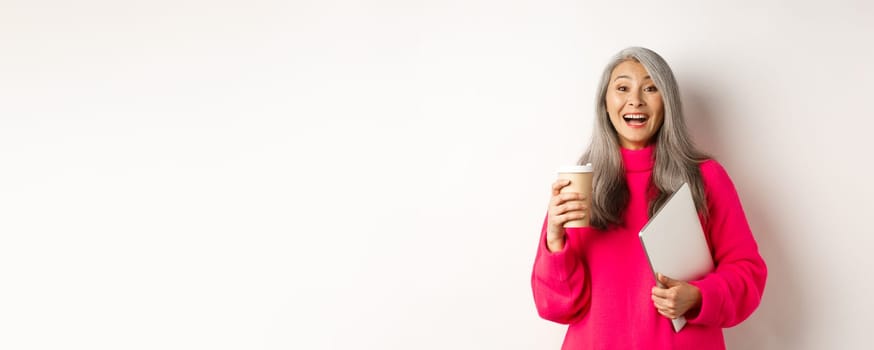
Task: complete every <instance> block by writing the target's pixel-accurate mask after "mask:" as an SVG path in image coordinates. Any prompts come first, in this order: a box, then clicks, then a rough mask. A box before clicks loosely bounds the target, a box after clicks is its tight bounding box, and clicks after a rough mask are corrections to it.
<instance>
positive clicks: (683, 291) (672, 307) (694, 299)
mask: <svg viewBox="0 0 874 350" xmlns="http://www.w3.org/2000/svg"><path fill="white" fill-rule="evenodd" d="M658 279H659V282H661V283H662V285H664V286H665V288H660V287H659V286H655V287H652V302H653V304H654V305H655V308H656V309H657V310H658V311H659V313H660V314H662V316H665V317H667V318H670V319H676V318H679V317H680V316H683V315H685V314H686V312H688V311H689V310H692V309H696V310H697V308H698V307H699V306H701V290H699V289H698V287H695V286H693V285H691V284H688V283H686V282H683V281H677V280H675V279H671V278H669V277H667V276H665V275H662V274H658Z"/></svg>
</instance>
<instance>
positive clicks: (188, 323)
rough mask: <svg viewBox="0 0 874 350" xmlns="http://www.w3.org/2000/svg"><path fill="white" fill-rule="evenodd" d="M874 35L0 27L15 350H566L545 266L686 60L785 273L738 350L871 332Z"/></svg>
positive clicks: (865, 10)
mask: <svg viewBox="0 0 874 350" xmlns="http://www.w3.org/2000/svg"><path fill="white" fill-rule="evenodd" d="M872 17H874V6H872V5H871V4H870V2H865V1H862V0H859V1H829V2H828V4H827V5H826V2H825V1H823V2H822V4H814V3H812V2H798V1H776V0H771V1H749V2H747V3H744V2H721V3H720V4H705V2H699V1H676V2H672V3H669V4H668V3H663V4H659V3H655V2H650V1H627V2H615V4H614V2H610V1H602V2H598V3H588V2H584V1H497V0H493V1H488V0H476V1H471V0H464V1H445V0H441V1H437V0H434V1H346V0H341V1H290V2H289V1H251V0H249V1H242V0H225V1H221V0H219V1H205V0H188V1H179V0H172V1H171V0H159V1H94V0H91V1H76V2H65V1H33V0H28V1H12V0H3V1H2V2H0V44H2V45H0V348H3V349H64V348H81V349H157V348H160V349H557V348H558V347H559V345H560V343H561V340H562V337H563V333H564V327H563V326H560V325H556V324H552V323H550V322H548V321H545V320H541V319H539V318H538V317H537V314H536V311H535V308H534V304H533V301H532V297H531V291H530V273H531V265H532V262H533V259H534V253H535V248H536V243H537V237H538V233H539V229H540V225H541V223H542V220H543V216H544V214H545V210H546V203H547V200H548V194H549V193H548V187H549V184H550V183H551V182H552V180H553V179H554V176H555V175H554V173H553V170H554V169H555V168H556V167H558V166H560V165H566V164H571V163H573V162H574V161H575V160H576V158H577V157H578V156H579V154H580V153H581V152H582V151H583V149H584V147H585V145H586V144H587V142H588V139H589V135H590V132H591V125H592V114H593V110H594V105H593V103H594V101H593V100H594V98H593V97H594V94H595V91H594V89H595V85H596V84H597V79H598V76H599V74H600V71H601V69H602V67H603V66H604V64H605V63H606V62H607V60H608V58H609V57H610V56H612V55H613V54H614V53H615V52H617V51H618V50H620V49H622V48H624V47H626V46H631V45H640V46H646V47H649V48H652V49H654V50H656V51H657V52H659V53H661V54H662V55H663V56H664V57H665V58H666V59H667V60H668V62H669V63H670V64H671V65H672V67H673V68H674V70H675V73H676V75H677V78H678V80H679V82H680V88H681V91H682V94H683V98H684V103H685V104H686V112H687V116H688V117H689V119H690V121H689V122H690V124H691V125H692V129H693V134H694V136H695V137H696V140H697V141H698V143H699V145H700V146H701V148H702V149H703V150H704V151H706V152H709V153H710V154H712V155H714V156H715V157H716V158H717V159H718V160H719V161H721V162H722V163H723V165H724V166H725V167H726V169H727V170H728V171H729V174H730V175H731V176H732V177H733V179H734V181H735V184H736V186H737V188H738V191H739V193H740V195H741V198H742V200H743V203H744V205H745V208H746V211H747V215H748V217H749V221H750V224H751V226H752V228H753V231H754V234H755V235H756V238H757V240H758V241H759V244H760V248H761V252H762V254H763V256H764V258H765V260H766V261H767V263H768V265H769V269H770V276H769V279H768V285H767V288H766V291H765V296H764V299H763V301H762V305H761V307H760V308H759V310H758V311H757V312H756V313H755V314H754V315H753V316H752V317H751V318H750V319H749V320H748V321H746V322H745V323H743V324H742V325H740V326H738V327H735V328H733V329H728V330H726V331H725V333H726V336H727V343H728V345H729V347H730V348H734V349H827V348H828V349H860V348H865V347H866V344H868V343H869V340H870V334H868V333H869V332H870V330H871V324H872V323H874V298H872V297H871V295H872V293H874V281H872V280H871V278H870V277H869V276H871V270H872V269H874V263H872V262H874V259H872V257H871V254H870V251H871V249H872V246H874V238H872V231H874V230H872V229H871V223H870V219H871V211H872V204H871V198H872V197H874V185H872V184H871V180H870V179H871V175H870V173H869V172H870V170H871V165H870V163H871V160H872V157H871V155H870V152H869V148H870V146H871V145H870V144H871V140H872V131H874V122H872V120H871V118H872V116H874V114H872V112H871V110H872V107H871V104H872V101H874V100H872V97H874V68H872V66H871V65H872V63H871V62H874V49H872V46H871V37H872V33H874V24H871V23H872V22H871V18H872Z"/></svg>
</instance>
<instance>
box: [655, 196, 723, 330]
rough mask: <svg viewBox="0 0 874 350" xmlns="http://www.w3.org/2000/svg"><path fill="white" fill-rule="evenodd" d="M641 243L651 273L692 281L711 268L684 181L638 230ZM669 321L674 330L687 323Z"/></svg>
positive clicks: (693, 202)
mask: <svg viewBox="0 0 874 350" xmlns="http://www.w3.org/2000/svg"><path fill="white" fill-rule="evenodd" d="M640 242H641V243H642V244H643V249H644V251H645V252H646V255H647V257H648V258H649V264H650V267H652V270H653V276H655V273H656V272H659V273H661V274H663V275H665V276H667V277H670V278H673V279H676V280H682V281H692V280H697V279H699V278H701V277H704V275H706V274H707V273H709V272H711V271H713V258H712V257H711V256H710V249H709V248H708V247H707V239H706V238H705V237H704V230H703V229H702V228H701V221H700V219H699V218H698V211H697V210H696V209H695V201H694V200H693V199H692V192H691V191H690V190H689V185H688V184H686V183H684V184H683V185H682V186H680V189H679V190H677V192H674V194H673V195H671V197H670V198H668V200H667V202H665V204H664V205H663V206H662V207H661V209H659V210H658V212H656V213H655V215H653V217H652V219H650V220H649V222H648V223H647V224H646V226H644V227H643V229H641V230H640ZM656 281H658V279H656ZM656 283H658V282H656ZM659 284H660V283H659ZM662 287H664V286H662ZM672 321H673V323H674V330H675V331H677V332H679V331H680V330H681V329H683V326H685V325H686V319H685V318H683V317H680V318H678V319H676V320H672Z"/></svg>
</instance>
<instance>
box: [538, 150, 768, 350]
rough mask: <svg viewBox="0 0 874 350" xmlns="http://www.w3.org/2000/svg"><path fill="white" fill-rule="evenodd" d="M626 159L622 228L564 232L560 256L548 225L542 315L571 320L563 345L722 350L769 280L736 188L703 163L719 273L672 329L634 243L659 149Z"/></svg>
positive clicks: (541, 268)
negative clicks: (550, 245)
mask: <svg viewBox="0 0 874 350" xmlns="http://www.w3.org/2000/svg"><path fill="white" fill-rule="evenodd" d="M622 158H623V161H624V164H625V168H626V173H625V176H626V179H627V181H628V188H629V192H630V200H629V203H628V208H627V210H626V211H625V214H624V215H625V225H624V226H622V227H615V226H614V227H610V228H609V229H608V230H607V231H599V230H595V229H592V228H568V229H567V241H566V243H565V247H564V248H563V250H561V251H557V252H549V250H548V249H547V248H546V240H545V237H546V220H544V223H543V228H542V230H541V237H540V243H539V244H540V246H539V247H538V250H537V258H536V259H535V262H534V271H533V273H532V276H531V286H532V289H533V292H534V302H535V304H536V306H537V311H538V313H539V314H540V316H541V317H543V318H545V319H547V320H551V321H554V322H558V323H562V324H568V330H567V333H566V335H565V339H564V345H563V346H562V349H574V350H576V349H725V341H724V340H723V336H722V328H725V327H731V326H734V325H736V324H738V323H740V322H741V321H743V320H744V319H746V318H747V317H748V316H749V315H750V314H751V313H752V312H753V311H754V310H755V309H756V307H758V305H759V301H760V300H761V297H762V292H763V291H764V288H765V279H766V277H767V267H766V266H765V261H764V260H763V259H762V257H761V255H759V251H758V246H757V245H756V241H755V239H753V235H752V233H751V232H750V227H749V224H748V223H747V220H746V217H745V215H744V211H743V208H742V207H741V203H740V199H739V198H738V196H737V192H736V191H735V189H734V184H733V183H732V182H731V179H730V178H729V177H728V174H727V173H726V172H725V170H724V169H723V168H722V166H721V165H719V163H717V162H716V161H714V160H708V161H705V162H704V163H702V164H701V175H702V176H703V178H704V187H705V193H706V196H707V204H708V207H709V210H710V218H709V220H707V221H706V224H705V226H704V232H705V234H706V235H707V243H708V244H709V246H710V250H711V253H712V255H713V260H714V262H715V265H716V270H715V271H713V272H712V273H710V274H709V275H707V276H705V277H704V278H702V279H700V280H697V281H691V282H690V283H691V284H693V285H695V286H697V287H698V288H700V289H701V294H702V303H701V309H700V311H698V313H697V315H686V316H687V317H686V318H687V321H688V324H687V325H686V327H685V328H683V330H681V331H680V332H679V333H676V332H674V330H673V328H672V327H671V322H670V320H669V319H667V318H665V317H664V316H661V315H660V314H659V313H658V312H657V311H656V309H655V307H654V306H653V303H652V299H651V296H650V295H651V289H652V287H653V286H654V285H655V279H654V277H653V274H652V270H651V269H650V267H649V264H648V262H647V259H646V256H645V255H644V251H643V248H642V247H641V245H640V240H639V238H638V233H639V232H640V229H641V228H642V227H643V225H644V224H646V222H647V221H648V217H647V205H648V197H647V195H646V194H647V188H648V187H649V184H650V181H651V177H652V167H653V163H654V160H653V146H649V147H647V148H644V149H642V150H635V151H632V150H627V149H622ZM668 277H671V276H668Z"/></svg>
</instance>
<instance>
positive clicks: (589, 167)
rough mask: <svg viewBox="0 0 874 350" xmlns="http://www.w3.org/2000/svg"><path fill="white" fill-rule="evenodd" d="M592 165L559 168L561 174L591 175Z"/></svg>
mask: <svg viewBox="0 0 874 350" xmlns="http://www.w3.org/2000/svg"><path fill="white" fill-rule="evenodd" d="M592 171H593V170H592V163H589V164H586V165H568V166H563V167H559V168H558V172H559V173H591V172H592Z"/></svg>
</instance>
